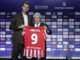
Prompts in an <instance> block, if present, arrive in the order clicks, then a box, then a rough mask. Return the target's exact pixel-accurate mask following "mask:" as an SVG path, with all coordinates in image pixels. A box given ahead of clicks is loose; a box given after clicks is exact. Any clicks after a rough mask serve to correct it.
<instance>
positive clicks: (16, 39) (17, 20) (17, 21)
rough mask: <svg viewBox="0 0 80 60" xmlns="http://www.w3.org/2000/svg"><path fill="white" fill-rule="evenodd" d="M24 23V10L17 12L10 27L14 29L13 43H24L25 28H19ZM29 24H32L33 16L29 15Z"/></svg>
mask: <svg viewBox="0 0 80 60" xmlns="http://www.w3.org/2000/svg"><path fill="white" fill-rule="evenodd" d="M22 24H24V18H23V15H22V12H20V13H17V14H16V15H15V16H14V17H13V19H12V21H11V24H10V27H9V28H10V29H11V30H13V35H12V41H13V43H21V44H24V38H23V37H22V35H21V34H22V31H23V29H20V28H18V26H20V25H22ZM28 25H29V26H32V17H31V16H29V15H28Z"/></svg>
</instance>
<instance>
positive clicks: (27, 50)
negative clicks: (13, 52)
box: [26, 49, 29, 57]
mask: <svg viewBox="0 0 80 60" xmlns="http://www.w3.org/2000/svg"><path fill="white" fill-rule="evenodd" d="M28 51H29V50H28V49H26V56H27V57H28Z"/></svg>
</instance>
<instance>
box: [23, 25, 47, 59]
mask: <svg viewBox="0 0 80 60" xmlns="http://www.w3.org/2000/svg"><path fill="white" fill-rule="evenodd" d="M24 32H25V34H23V37H24V39H25V49H24V56H26V57H36V58H41V57H44V56H45V40H46V38H47V37H46V33H45V30H44V28H43V27H30V26H27V27H26V28H25V29H24Z"/></svg>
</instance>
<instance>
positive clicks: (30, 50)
mask: <svg viewBox="0 0 80 60" xmlns="http://www.w3.org/2000/svg"><path fill="white" fill-rule="evenodd" d="M30 57H32V49H31V50H30Z"/></svg>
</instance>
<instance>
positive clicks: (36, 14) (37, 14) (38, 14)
mask: <svg viewBox="0 0 80 60" xmlns="http://www.w3.org/2000/svg"><path fill="white" fill-rule="evenodd" d="M35 16H40V18H41V14H40V13H39V12H37V13H35V14H34V15H33V17H35Z"/></svg>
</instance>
